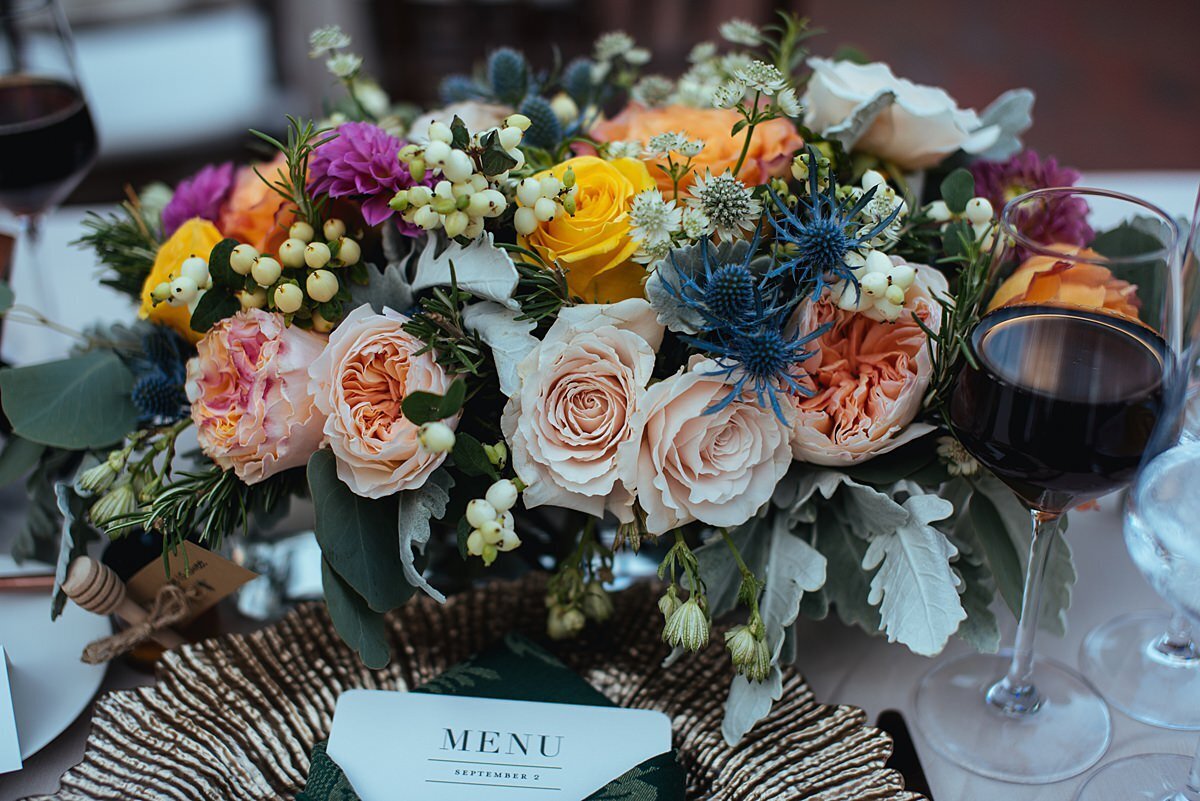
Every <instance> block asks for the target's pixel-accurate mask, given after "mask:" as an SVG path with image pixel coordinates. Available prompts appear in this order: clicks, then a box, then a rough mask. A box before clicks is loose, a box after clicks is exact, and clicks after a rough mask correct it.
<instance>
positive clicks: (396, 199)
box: [388, 189, 408, 211]
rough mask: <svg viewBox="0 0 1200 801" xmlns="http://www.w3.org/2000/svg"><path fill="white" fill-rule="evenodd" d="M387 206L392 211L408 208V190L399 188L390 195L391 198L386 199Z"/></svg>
mask: <svg viewBox="0 0 1200 801" xmlns="http://www.w3.org/2000/svg"><path fill="white" fill-rule="evenodd" d="M388 208H390V209H391V210H392V211H404V210H405V209H407V208H408V191H407V190H404V189H401V190H400V191H399V192H397V193H396V194H394V195H392V199H391V200H389V201H388Z"/></svg>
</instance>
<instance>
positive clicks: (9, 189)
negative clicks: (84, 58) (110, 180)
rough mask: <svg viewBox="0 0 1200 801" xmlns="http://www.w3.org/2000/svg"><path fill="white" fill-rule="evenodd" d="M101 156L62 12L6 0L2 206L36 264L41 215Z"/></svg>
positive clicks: (0, 6)
mask: <svg viewBox="0 0 1200 801" xmlns="http://www.w3.org/2000/svg"><path fill="white" fill-rule="evenodd" d="M96 151H97V140H96V129H95V126H94V125H93V123H92V116H91V113H90V112H89V110H88V105H87V101H86V100H85V98H84V96H83V91H82V89H81V88H80V85H79V79H78V69H77V68H76V64H75V46H74V43H73V41H72V39H71V30H70V28H69V27H68V26H67V19H66V17H65V16H64V15H63V12H62V8H61V7H60V6H59V5H58V3H57V2H56V0H0V208H3V209H4V210H6V211H8V212H11V213H12V214H14V215H16V216H17V217H19V218H21V220H22V221H23V223H24V228H25V244H26V245H27V246H28V247H29V249H30V250H31V251H32V254H33V258H32V259H30V260H29V261H32V262H33V263H34V264H35V265H36V263H37V247H38V242H39V231H40V228H39V223H40V220H41V217H42V215H44V214H45V213H46V212H48V211H50V210H51V209H53V208H54V207H55V206H57V205H58V204H60V203H62V201H63V200H65V199H66V198H67V196H68V195H69V194H71V191H72V190H73V189H74V188H75V187H76V186H77V185H78V184H79V182H80V181H81V180H82V179H83V176H84V175H85V174H86V173H87V171H88V170H89V169H90V168H91V166H92V164H93V162H94V161H95V160H96ZM44 294H45V293H44ZM43 300H44V299H43Z"/></svg>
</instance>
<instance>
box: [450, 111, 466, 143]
mask: <svg viewBox="0 0 1200 801" xmlns="http://www.w3.org/2000/svg"><path fill="white" fill-rule="evenodd" d="M470 144H471V132H470V131H468V130H467V124H466V123H465V122H463V121H462V119H461V118H460V117H459V116H458V115H457V114H455V115H454V119H453V120H451V121H450V147H452V148H454V149H455V150H466V149H467V146H468V145H470Z"/></svg>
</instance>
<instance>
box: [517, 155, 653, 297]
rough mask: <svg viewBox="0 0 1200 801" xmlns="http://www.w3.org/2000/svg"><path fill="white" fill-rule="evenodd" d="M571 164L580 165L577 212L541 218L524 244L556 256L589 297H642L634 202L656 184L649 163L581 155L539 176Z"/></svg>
mask: <svg viewBox="0 0 1200 801" xmlns="http://www.w3.org/2000/svg"><path fill="white" fill-rule="evenodd" d="M568 169H572V170H574V171H575V181H576V186H577V187H578V191H577V192H576V194H575V215H574V216H571V215H569V214H566V213H560V214H559V215H558V216H557V217H555V218H554V219H553V220H551V221H550V222H544V223H539V224H538V227H537V229H536V230H534V232H533V233H531V234H529V236H522V237H520V239H519V240H518V241H519V244H520V245H521V246H522V247H526V248H529V249H531V250H534V251H536V252H537V253H538V254H539V255H541V257H542V258H544V259H545V260H546V261H548V262H552V263H553V262H557V263H558V264H559V266H561V267H562V268H563V270H564V271H565V272H566V274H567V285H568V286H569V287H570V289H571V292H572V293H573V294H575V295H578V296H579V297H581V298H583V299H584V300H585V301H587V302H588V303H615V302H617V301H620V300H626V299H628V298H640V297H642V291H643V290H642V285H643V283H644V281H645V279H646V269H645V268H644V267H643V266H642V265H640V264H638V263H636V262H634V261H631V258H632V256H633V254H634V251H636V250H637V244H636V243H634V242H633V241H632V240H631V239H630V238H629V207H630V204H632V203H633V198H634V196H636V195H637V194H638V193H639V192H642V191H644V190H646V189H653V188H654V186H655V183H654V179H653V178H651V177H650V172H649V171H648V170H647V169H646V165H644V164H642V162H640V161H637V160H636V159H616V160H614V161H604V160H603V159H599V158H596V157H595V156H579V157H578V158H573V159H570V160H568V161H565V162H563V163H562V164H559V165H557V166H556V167H554V169H551V170H547V171H546V172H543V173H540V174H538V176H537V177H538V178H543V177H545V176H547V175H553V176H555V177H557V178H559V179H562V177H563V175H564V174H565V173H566V171H567V170H568Z"/></svg>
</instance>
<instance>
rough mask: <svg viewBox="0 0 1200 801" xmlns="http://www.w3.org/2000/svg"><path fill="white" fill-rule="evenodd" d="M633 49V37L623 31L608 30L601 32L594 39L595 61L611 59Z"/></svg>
mask: <svg viewBox="0 0 1200 801" xmlns="http://www.w3.org/2000/svg"><path fill="white" fill-rule="evenodd" d="M632 49H633V37H632V36H630V35H629V34H627V33H625V31H610V32H609V33H605V34H601V35H600V38H599V39H597V40H596V45H595V57H596V60H597V61H612V60H613V59H614V58H617V57H618V56H623V55H625V54H626V53H628V52H629V51H630V50H632Z"/></svg>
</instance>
